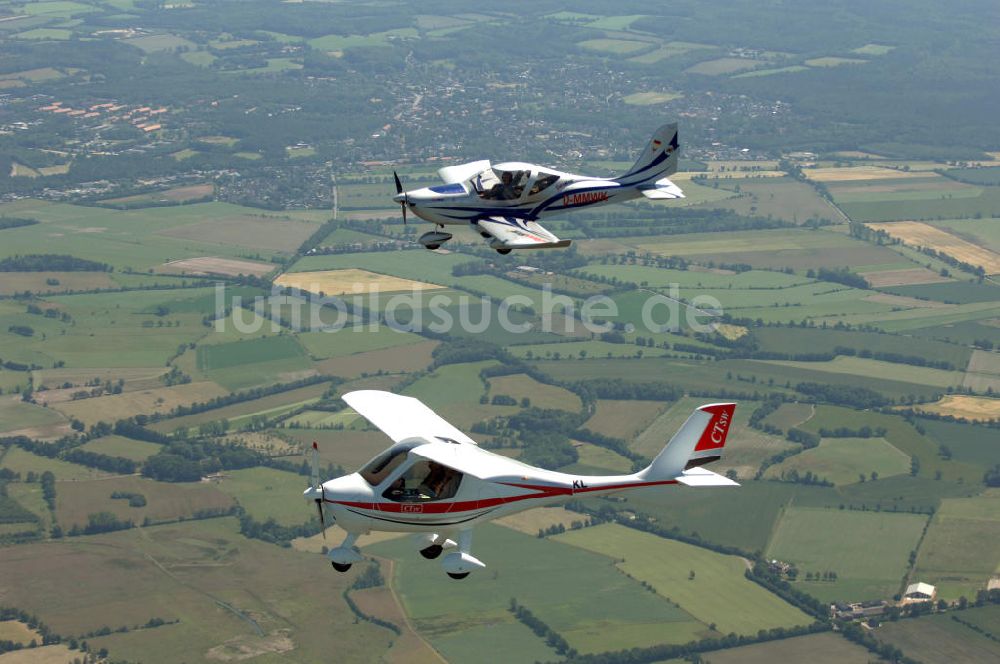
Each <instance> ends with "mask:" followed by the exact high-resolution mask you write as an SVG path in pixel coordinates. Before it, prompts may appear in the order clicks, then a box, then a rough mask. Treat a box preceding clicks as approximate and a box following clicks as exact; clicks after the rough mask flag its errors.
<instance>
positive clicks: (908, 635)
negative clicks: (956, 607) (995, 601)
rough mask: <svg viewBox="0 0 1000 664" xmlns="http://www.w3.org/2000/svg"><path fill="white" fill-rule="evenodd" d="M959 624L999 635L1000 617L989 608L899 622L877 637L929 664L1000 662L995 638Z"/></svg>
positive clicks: (881, 628) (994, 608)
mask: <svg viewBox="0 0 1000 664" xmlns="http://www.w3.org/2000/svg"><path fill="white" fill-rule="evenodd" d="M959 620H961V621H965V622H970V623H972V624H979V625H980V626H981V627H983V628H985V630H986V631H987V632H991V633H992V634H996V626H997V624H998V621H1000V615H998V612H997V607H996V606H987V607H983V608H977V609H968V610H966V611H960V612H956V613H946V614H943V615H935V616H926V617H922V618H918V619H916V620H900V621H898V622H891V623H886V624H884V625H883V626H882V627H880V628H879V629H878V630H877V631H876V632H875V636H876V638H878V640H879V641H882V642H884V643H889V644H891V645H893V646H895V647H897V648H901V649H904V650H905V652H913V653H917V652H919V653H920V661H921V662H925V663H926V664H952V662H994V661H996V660H997V659H998V658H1000V643H997V641H996V639H995V638H993V639H991V638H989V637H987V636H986V635H984V634H982V633H979V632H977V631H975V630H973V629H970V628H969V627H966V626H965V625H963V624H962V623H960V622H958V621H959Z"/></svg>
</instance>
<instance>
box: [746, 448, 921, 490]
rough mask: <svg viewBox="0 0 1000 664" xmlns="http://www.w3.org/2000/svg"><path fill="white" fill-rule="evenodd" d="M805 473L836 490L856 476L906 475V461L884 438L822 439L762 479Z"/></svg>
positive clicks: (856, 478)
mask: <svg viewBox="0 0 1000 664" xmlns="http://www.w3.org/2000/svg"><path fill="white" fill-rule="evenodd" d="M792 471H794V472H795V473H797V474H798V475H799V477H801V476H802V475H804V474H805V473H806V472H810V471H811V472H812V473H813V475H815V476H818V477H820V478H821V479H824V480H827V481H829V482H833V483H834V484H836V485H838V486H840V485H843V484H853V483H854V482H857V481H858V479H859V475H863V476H865V478H866V479H867V478H869V477H870V476H871V474H872V473H877V476H878V477H882V478H885V477H891V476H892V475H901V474H903V473H908V472H910V457H908V456H906V455H905V454H903V453H902V452H900V451H899V450H898V449H896V448H895V447H893V446H892V445H891V444H890V443H888V442H887V441H886V440H885V439H884V438H824V439H823V440H822V441H821V442H820V444H819V446H818V447H814V448H812V449H808V450H804V451H802V452H800V453H799V454H796V455H795V456H792V457H790V458H788V459H786V460H785V461H783V462H782V463H779V464H777V465H774V466H771V467H770V468H768V470H767V473H766V475H765V476H766V477H768V478H786V477H789V476H790V475H789V474H790V473H791V472H792Z"/></svg>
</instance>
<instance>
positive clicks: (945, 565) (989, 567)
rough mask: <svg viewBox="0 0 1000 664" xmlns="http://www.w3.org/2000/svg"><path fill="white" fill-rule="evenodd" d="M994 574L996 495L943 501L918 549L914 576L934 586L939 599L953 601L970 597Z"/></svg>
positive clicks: (998, 538)
mask: <svg viewBox="0 0 1000 664" xmlns="http://www.w3.org/2000/svg"><path fill="white" fill-rule="evenodd" d="M956 542H961V543H962V544H961V545H960V546H956ZM997 572H1000V494H997V493H996V491H995V490H993V491H991V493H990V494H989V495H987V496H977V497H974V498H951V499H945V500H943V501H942V503H941V509H940V510H938V512H937V514H935V515H934V518H933V520H932V521H931V525H930V528H929V529H928V530H927V536H926V538H925V539H924V542H923V544H922V545H921V547H920V551H919V554H918V556H917V566H916V573H915V576H916V577H917V578H919V579H920V580H922V581H927V582H928V583H931V584H933V585H936V586H937V588H938V596H939V597H943V598H944V599H947V600H955V599H958V597H959V596H961V595H965V596H966V597H969V598H971V597H974V596H975V594H976V591H977V590H978V589H980V588H982V587H984V585H985V583H986V581H987V579H989V577H990V575H992V574H994V573H997Z"/></svg>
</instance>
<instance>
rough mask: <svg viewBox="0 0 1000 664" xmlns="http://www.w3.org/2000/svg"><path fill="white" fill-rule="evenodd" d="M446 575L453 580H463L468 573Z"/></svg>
mask: <svg viewBox="0 0 1000 664" xmlns="http://www.w3.org/2000/svg"><path fill="white" fill-rule="evenodd" d="M447 574H448V576H450V577H451V578H453V579H464V578H465V577H467V576H469V573H468V572H462V573H460V574H454V573H452V572H448V573H447Z"/></svg>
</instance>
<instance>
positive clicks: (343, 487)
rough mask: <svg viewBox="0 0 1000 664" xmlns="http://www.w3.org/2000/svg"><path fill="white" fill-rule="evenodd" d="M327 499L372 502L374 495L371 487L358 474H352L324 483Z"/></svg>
mask: <svg viewBox="0 0 1000 664" xmlns="http://www.w3.org/2000/svg"><path fill="white" fill-rule="evenodd" d="M323 489H324V490H325V491H326V497H327V498H333V497H336V498H337V499H339V500H363V501H370V500H372V497H373V495H374V493H373V491H372V488H371V486H370V485H369V484H368V483H367V482H365V480H364V479H363V478H362V477H361V475H359V474H358V473H351V474H350V475H345V476H343V477H338V478H337V479H333V480H329V481H327V482H324V483H323Z"/></svg>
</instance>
